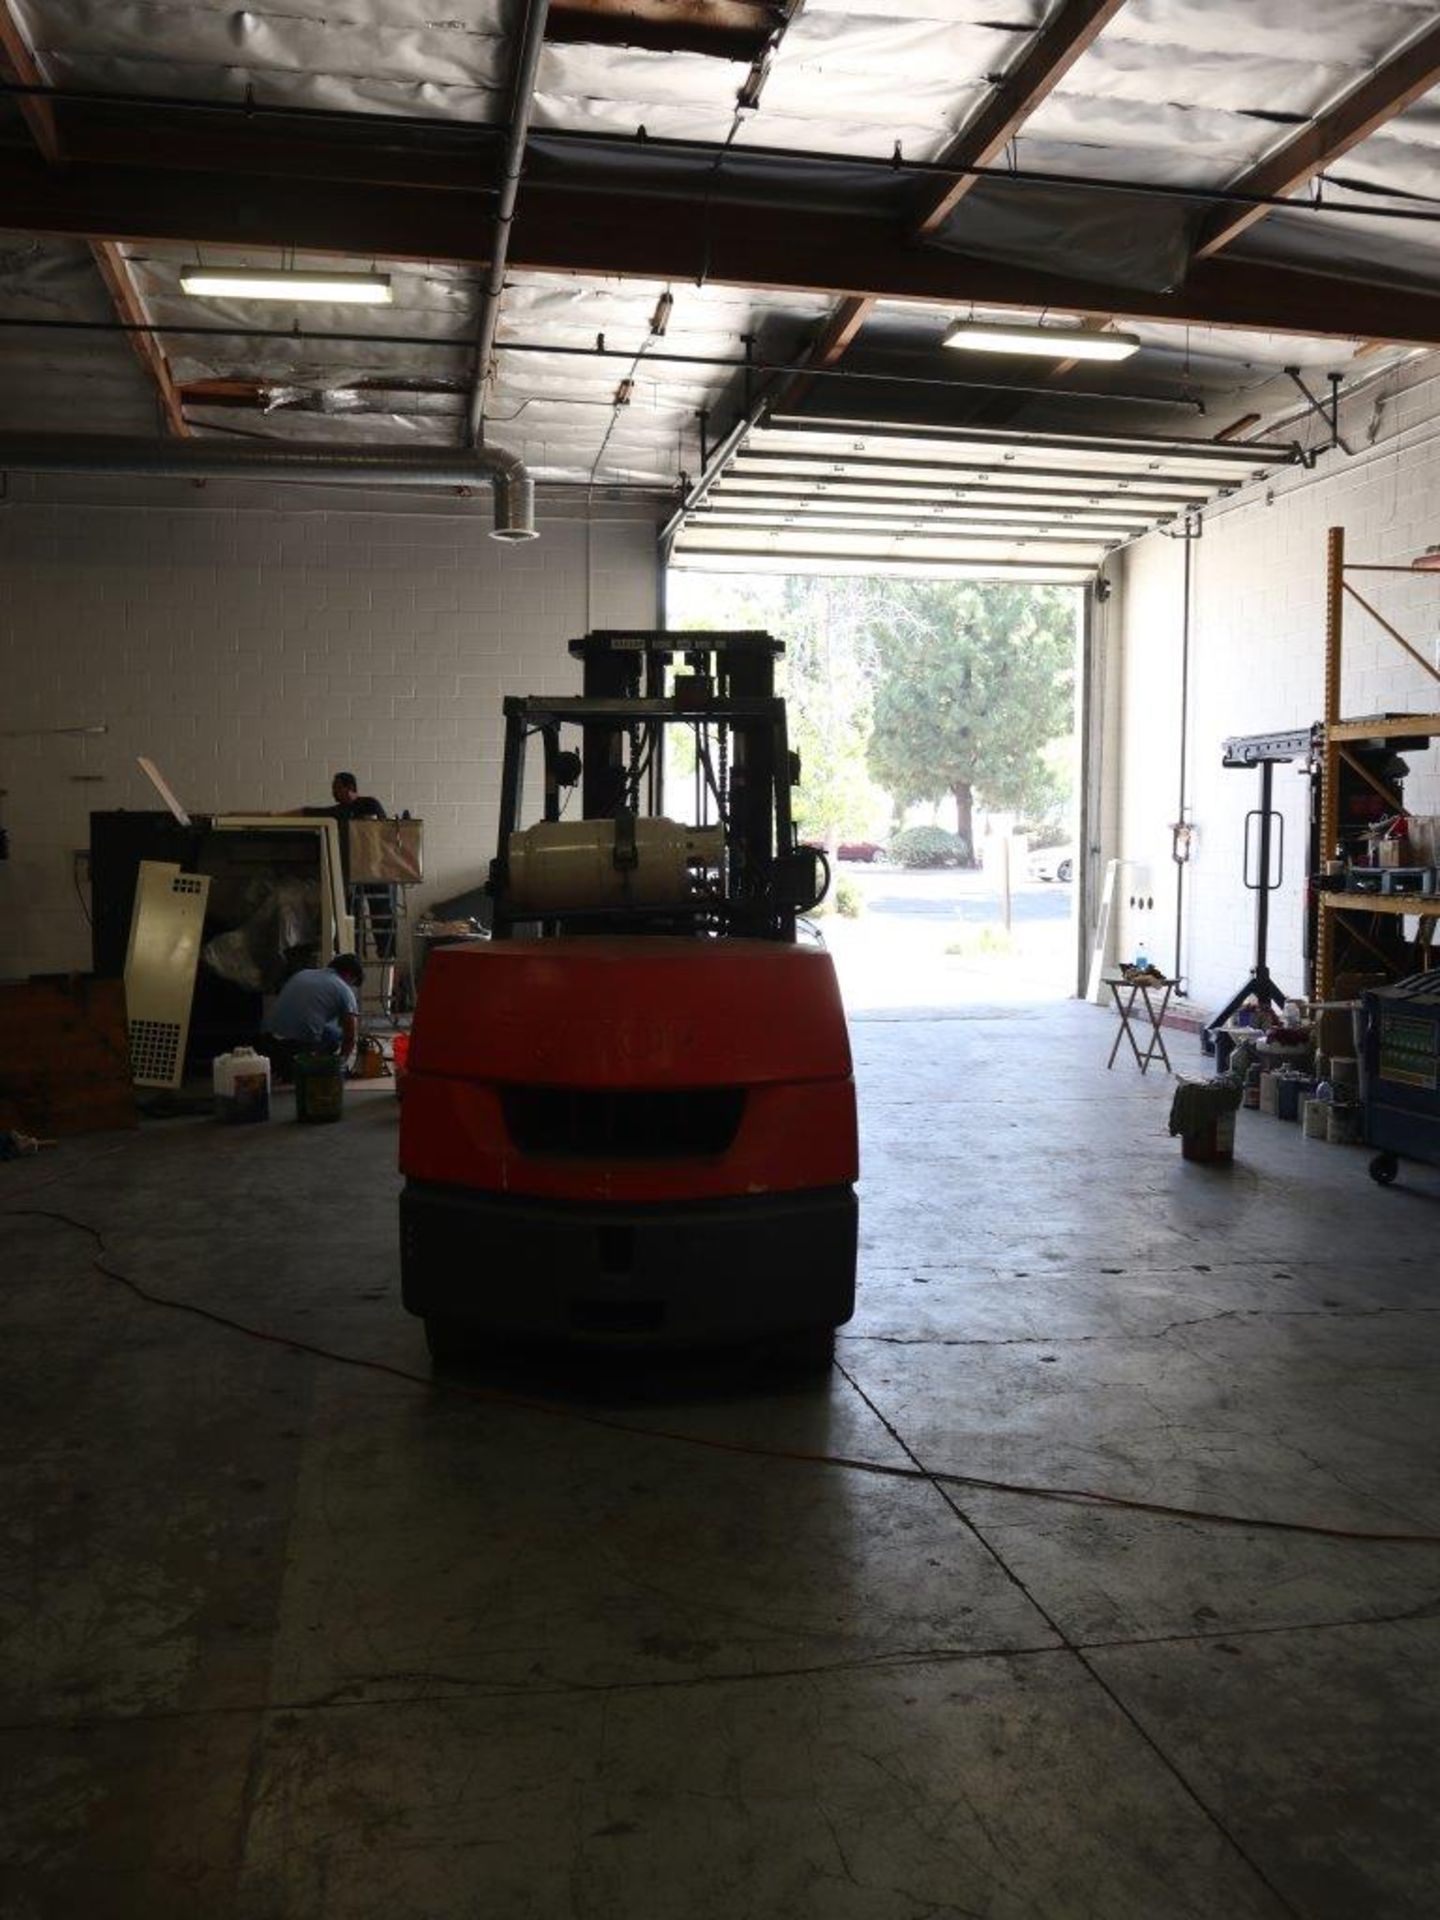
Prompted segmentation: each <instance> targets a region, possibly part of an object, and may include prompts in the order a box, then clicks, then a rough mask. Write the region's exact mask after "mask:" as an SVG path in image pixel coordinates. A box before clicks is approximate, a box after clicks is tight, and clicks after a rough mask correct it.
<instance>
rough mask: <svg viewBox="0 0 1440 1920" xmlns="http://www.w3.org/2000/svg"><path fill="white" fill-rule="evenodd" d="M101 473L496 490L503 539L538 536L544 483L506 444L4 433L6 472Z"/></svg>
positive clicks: (1, 464)
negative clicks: (289, 442) (538, 501)
mask: <svg viewBox="0 0 1440 1920" xmlns="http://www.w3.org/2000/svg"><path fill="white" fill-rule="evenodd" d="M6 471H8V472H13V473H93V474H102V475H106V476H110V477H123V478H134V477H144V478H146V479H153V480H271V481H297V480H300V481H308V482H311V483H312V484H323V485H327V486H328V485H340V486H361V487H363V486H377V487H393V486H402V487H474V486H479V485H481V484H484V483H488V484H489V485H491V486H492V487H493V489H494V495H495V520H494V525H493V526H492V527H491V529H490V531H491V536H492V538H494V539H496V540H533V539H534V538H535V536H536V527H535V482H534V480H533V479H532V478H531V475H530V470H529V468H528V467H527V466H526V465H525V463H524V461H523V460H522V459H521V458H520V457H519V455H518V454H514V453H507V452H506V451H505V449H504V448H503V447H472V448H468V449H467V448H450V447H384V448H378V447H348V446H300V447H292V446H267V445H265V444H264V443H262V442H244V443H237V444H233V445H232V444H229V443H226V444H223V445H221V444H218V443H217V442H215V441H211V440H136V439H126V438H123V437H121V436H119V435H112V434H98V433H53V434H39V433H0V472H6Z"/></svg>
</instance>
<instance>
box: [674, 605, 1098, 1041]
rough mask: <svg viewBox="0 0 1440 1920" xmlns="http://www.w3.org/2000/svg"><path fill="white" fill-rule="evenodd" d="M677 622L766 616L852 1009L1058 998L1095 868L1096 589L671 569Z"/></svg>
mask: <svg viewBox="0 0 1440 1920" xmlns="http://www.w3.org/2000/svg"><path fill="white" fill-rule="evenodd" d="M666 609H667V616H668V618H667V624H668V625H669V626H670V627H671V628H672V629H673V630H675V631H683V630H686V629H689V630H691V631H696V630H701V631H703V630H705V629H710V628H726V627H733V628H745V627H751V628H764V629H766V630H768V631H769V632H771V633H773V634H774V635H775V636H776V638H777V639H779V640H782V641H783V642H784V643H785V657H784V661H783V663H782V672H781V675H780V686H781V690H782V691H783V692H784V694H785V696H786V699H787V701H788V706H789V722H790V738H791V744H792V746H793V747H794V748H796V749H797V750H798V752H799V754H800V759H801V779H800V784H799V786H798V788H797V789H796V793H795V813H796V819H797V822H798V825H799V829H800V837H801V839H802V840H805V841H809V842H811V843H812V844H814V845H816V846H820V847H823V848H824V849H825V851H826V853H827V855H828V856H829V858H830V861H831V865H832V870H833V880H832V885H831V890H830V894H829V897H828V899H827V900H826V902H825V906H824V908H823V910H822V913H821V915H820V916H818V924H819V927H820V930H821V932H822V933H823V936H824V939H825V941H826V944H827V945H828V946H829V948H830V950H831V952H832V954H833V955H834V958H835V964H836V968H837V971H838V972H839V975H840V982H841V987H842V990H843V992H844V995H845V1001H846V1005H847V1007H848V1009H849V1010H850V1012H851V1013H876V1014H883V1013H886V1012H900V1011H902V1010H905V1009H913V1008H929V1009H935V1010H945V1009H948V1008H959V1007H965V1006H974V1005H977V1004H985V1005H991V1006H993V1005H1016V1004H1026V1003H1030V1004H1033V1003H1036V1002H1041V1003H1043V1002H1054V1001H1059V1000H1065V999H1068V998H1070V997H1072V996H1073V994H1074V992H1075V977H1076V946H1077V926H1076V906H1075V902H1076V898H1077V895H1078V891H1079V884H1080V879H1081V871H1082V864H1083V863H1082V860H1081V858H1080V849H1079V835H1078V820H1079V788H1080V746H1079V742H1080V729H1079V727H1078V724H1077V685H1078V678H1079V676H1078V662H1079V649H1080V641H1081V632H1082V594H1081V591H1080V589H1078V588H1075V587H1064V586H1043V585H1032V584H1028V583H1027V584H1019V583H1013V582H1010V581H983V580H965V579H900V578H891V577H884V576H857V575H827V574H783V573H773V572H770V573H740V572H727V573H715V572H708V571H700V570H691V569H687V568H674V569H672V570H671V572H670V574H669V576H668V578H667V583H666Z"/></svg>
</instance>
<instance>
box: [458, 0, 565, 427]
mask: <svg viewBox="0 0 1440 1920" xmlns="http://www.w3.org/2000/svg"><path fill="white" fill-rule="evenodd" d="M549 17H550V0H530V4H529V6H528V8H527V9H526V13H525V32H524V36H523V38H522V39H521V42H520V49H519V52H518V54H517V55H516V59H515V86H514V90H513V96H512V100H511V106H510V131H509V133H508V135H507V136H506V140H505V155H504V158H503V160H502V161H501V163H500V199H499V204H498V205H497V207H496V209H495V241H494V244H493V246H492V247H491V249H490V264H489V266H488V267H487V268H486V269H485V280H484V284H483V285H482V287H481V289H480V318H479V322H478V324H477V326H476V329H475V382H474V385H473V387H472V388H471V391H470V413H469V419H468V423H467V424H468V430H469V436H470V445H471V446H472V447H479V446H480V445H481V443H482V441H483V439H484V434H485V403H486V400H487V398H488V396H489V392H490V381H491V378H492V370H493V367H494V362H495V332H496V329H497V328H498V326H499V325H500V295H501V293H502V292H503V291H504V287H505V267H506V263H507V261H508V260H509V258H510V230H511V227H512V226H513V224H514V220H515V201H516V197H517V195H518V194H519V191H520V175H521V173H522V172H523V171H524V167H525V145H526V142H527V140H528V139H529V137H530V112H531V108H532V106H533V104H534V99H535V76H536V74H537V72H538V71H539V67H540V54H541V50H542V49H543V47H544V44H545V23H546V21H547V20H548V19H549Z"/></svg>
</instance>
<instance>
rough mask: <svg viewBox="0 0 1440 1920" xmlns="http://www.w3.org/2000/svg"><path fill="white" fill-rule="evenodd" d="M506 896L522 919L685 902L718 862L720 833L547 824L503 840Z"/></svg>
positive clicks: (626, 821)
mask: <svg viewBox="0 0 1440 1920" xmlns="http://www.w3.org/2000/svg"><path fill="white" fill-rule="evenodd" d="M508 855H509V858H508V865H509V882H508V886H507V889H506V891H507V894H508V896H509V903H510V905H511V906H512V907H514V908H516V909H518V910H519V911H521V912H526V913H563V912H565V911H566V910H572V911H583V910H585V909H586V908H605V907H626V906H636V907H681V906H687V905H690V904H693V902H694V901H695V899H696V897H697V895H698V894H699V893H700V892H701V891H702V890H703V889H704V886H705V884H706V881H707V879H708V878H709V877H710V876H712V875H716V874H718V873H719V871H720V869H721V867H722V866H723V864H724V860H725V830H724V828H723V827H718V826H715V827H691V826H687V825H685V823H684V822H683V821H680V820H664V819H659V820H637V819H635V818H633V817H631V816H628V815H627V816H624V817H622V818H620V819H615V820H547V821H542V822H541V823H540V824H539V825H538V826H534V827H525V828H522V829H521V831H520V832H518V833H512V834H511V836H510V845H509V849H508Z"/></svg>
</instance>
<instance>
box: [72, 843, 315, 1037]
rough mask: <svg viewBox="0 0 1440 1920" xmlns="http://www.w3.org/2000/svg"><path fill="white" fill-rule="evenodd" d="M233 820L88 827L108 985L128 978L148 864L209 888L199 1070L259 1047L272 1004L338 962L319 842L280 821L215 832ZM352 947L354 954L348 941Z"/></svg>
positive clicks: (197, 1009) (93, 914)
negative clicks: (310, 972)
mask: <svg viewBox="0 0 1440 1920" xmlns="http://www.w3.org/2000/svg"><path fill="white" fill-rule="evenodd" d="M229 818H230V816H223V815H208V814H195V815H193V816H186V817H184V818H178V817H177V816H176V815H175V814H172V813H169V812H166V811H163V810H160V809H155V810H149V809H136V810H134V811H130V810H115V811H110V812H97V813H92V814H91V816H90V849H89V864H90V900H91V907H90V925H91V933H90V942H91V951H92V955H93V964H94V970H95V972H96V973H97V974H99V975H100V976H101V977H102V978H104V979H119V978H121V977H122V976H123V975H124V972H125V958H126V949H127V945H128V942H129V938H130V921H131V916H132V913H133V910H134V903H135V886H136V880H137V877H138V875H139V871H140V864H141V862H142V861H145V860H158V861H167V862H170V863H172V864H174V865H176V866H178V867H180V868H182V869H183V870H184V871H185V872H186V873H199V874H204V875H206V876H207V877H208V878H209V880H210V891H209V900H208V905H207V914H206V921H205V949H204V954H203V956H202V959H201V963H200V966H199V968H198V969H197V972H196V976H195V1000H194V1007H193V1010H192V1013H191V1017H190V1036H189V1048H188V1057H189V1064H190V1066H191V1068H192V1069H195V1068H200V1067H205V1066H208V1064H209V1062H210V1061H211V1060H212V1059H213V1058H214V1056H215V1055H216V1054H218V1053H224V1052H226V1051H227V1050H228V1049H229V1048H231V1047H233V1046H237V1045H245V1044H248V1043H249V1042H251V1041H253V1040H254V1038H255V1036H256V1034H257V1033H258V1032H259V1030H260V1023H261V1017H262V1013H263V1009H264V996H265V994H266V993H273V992H274V991H276V990H277V989H278V988H279V987H280V986H281V985H282V984H283V983H284V981H285V980H286V979H287V978H288V977H289V975H290V974H291V973H293V972H294V971H295V970H296V969H297V968H299V967H306V966H314V965H317V964H319V965H323V964H325V962H326V961H328V960H329V958H330V957H331V955H332V954H333V953H334V952H335V951H336V944H337V942H336V934H337V925H336V917H335V913H334V911H333V904H332V911H331V912H330V914H329V916H328V917H327V916H326V914H325V913H324V911H323V910H322V908H323V900H322V896H323V894H324V893H325V891H326V885H325V877H324V875H323V873H322V871H321V867H320V865H319V863H318V861H317V851H316V847H315V845H314V844H313V841H314V836H313V835H311V834H306V835H303V836H297V835H296V834H294V833H286V832H284V831H283V826H284V822H283V821H282V820H280V819H279V818H278V817H277V820H276V824H275V826H273V827H270V826H267V825H266V823H264V822H262V821H260V820H258V819H257V820H256V821H255V823H254V825H253V826H252V827H250V828H248V829H244V828H234V827H230V826H222V825H221V824H218V823H219V822H221V821H225V820H228V819H229ZM345 944H346V945H351V944H353V941H352V940H351V939H350V938H349V937H348V933H347V938H346V942H345Z"/></svg>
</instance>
